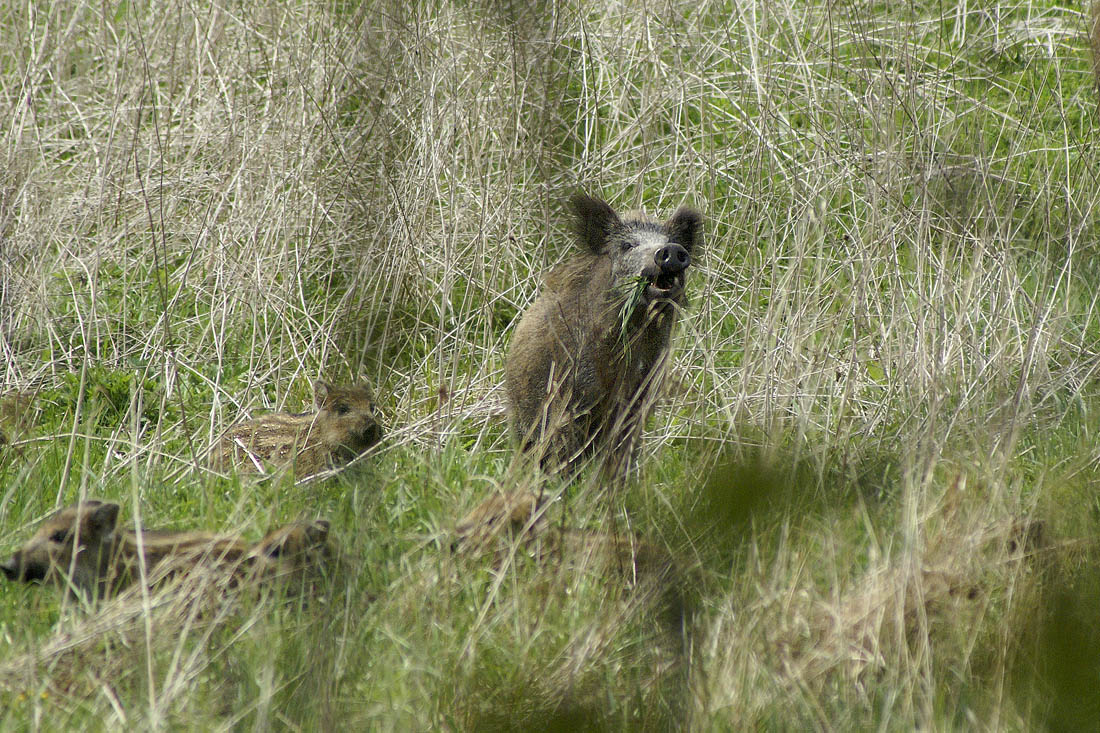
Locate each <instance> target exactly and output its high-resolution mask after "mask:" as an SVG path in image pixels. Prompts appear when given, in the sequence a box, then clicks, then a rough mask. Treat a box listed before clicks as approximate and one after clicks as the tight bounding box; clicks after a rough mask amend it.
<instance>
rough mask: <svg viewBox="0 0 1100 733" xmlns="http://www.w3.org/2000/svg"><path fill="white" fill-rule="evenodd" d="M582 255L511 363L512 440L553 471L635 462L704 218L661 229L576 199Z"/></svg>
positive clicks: (526, 328)
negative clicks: (597, 460)
mask: <svg viewBox="0 0 1100 733" xmlns="http://www.w3.org/2000/svg"><path fill="white" fill-rule="evenodd" d="M572 208H573V213H574V216H575V218H576V221H575V234H576V238H577V242H578V243H579V245H580V248H581V252H579V253H577V254H576V255H574V256H573V257H571V258H570V259H569V260H567V261H566V262H564V263H563V264H561V265H559V266H558V267H556V268H555V269H553V270H552V271H551V272H550V274H549V275H548V276H547V277H546V282H545V285H544V287H543V290H542V293H541V294H540V295H539V297H538V298H537V299H536V300H535V302H534V303H533V304H532V305H531V307H530V308H529V309H528V310H527V312H526V313H524V315H523V317H522V319H521V320H520V322H519V325H518V326H517V327H516V332H515V335H514V337H513V339H512V345H511V348H510V350H509V352H508V355H507V358H506V360H505V365H504V377H505V389H506V393H507V395H506V396H507V402H508V409H509V415H510V420H511V425H512V430H513V432H514V434H515V435H516V437H517V438H518V440H519V441H520V444H521V446H522V447H523V449H524V450H527V451H533V452H534V454H535V456H536V457H537V458H538V459H539V460H540V462H541V463H542V466H543V468H544V469H546V470H556V469H560V468H563V467H564V468H567V469H568V470H569V471H572V470H574V469H576V468H577V467H578V465H580V463H582V462H583V461H584V460H586V459H587V458H589V457H592V456H594V455H596V454H599V453H601V452H602V453H603V457H604V458H606V459H610V460H609V461H608V462H607V463H606V464H605V465H608V466H611V467H612V468H613V469H618V468H621V467H624V466H626V465H627V462H628V461H629V460H630V459H631V457H632V454H633V450H634V447H635V443H636V441H637V438H638V436H639V434H640V432H641V430H642V427H643V425H644V422H645V419H646V417H647V415H648V412H649V411H650V409H651V404H652V401H653V400H652V396H651V393H652V392H653V391H654V389H655V382H656V379H657V377H658V376H659V375H660V373H661V371H662V367H663V364H664V362H665V360H666V359H667V356H668V353H669V342H670V338H671V334H672V328H673V324H674V323H675V321H676V319H677V316H678V314H679V312H680V311H681V310H682V308H683V306H684V303H685V296H684V282H685V276H686V274H687V270H688V268H689V266H690V265H691V263H692V259H693V258H694V257H697V256H698V254H699V251H700V249H701V246H702V245H701V241H702V217H701V215H700V214H699V213H698V212H696V211H694V210H693V209H690V208H681V209H679V210H678V211H677V212H676V213H675V214H673V215H672V218H671V219H669V220H668V221H667V222H665V223H664V224H661V223H659V222H658V221H657V220H655V219H653V218H651V217H649V216H647V215H646V214H644V213H642V212H632V213H628V214H625V215H623V216H621V217H620V216H619V215H618V214H616V213H615V211H614V210H612V208H611V207H610V206H609V205H608V204H607V203H605V202H604V201H601V200H600V199H597V198H593V197H591V196H586V195H583V194H577V195H575V196H574V197H573V199H572Z"/></svg>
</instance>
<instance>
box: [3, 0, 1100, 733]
mask: <svg viewBox="0 0 1100 733" xmlns="http://www.w3.org/2000/svg"><path fill="white" fill-rule="evenodd" d="M0 19H2V24H3V26H4V27H5V28H8V29H11V32H9V33H6V34H4V35H3V36H2V39H0V108H2V109H4V110H5V111H6V114H5V115H4V116H3V118H4V120H5V129H4V134H3V136H2V137H0V142H2V148H0V156H2V163H3V171H4V175H3V177H2V178H0V184H2V185H0V354H2V357H3V363H2V366H0V375H2V390H0V430H3V432H4V434H5V435H6V436H7V437H8V439H9V441H10V445H9V446H7V447H0V492H2V502H0V547H2V548H4V550H3V551H4V552H5V553H6V552H7V551H8V550H9V549H12V548H14V547H16V546H18V544H19V543H20V542H22V541H23V539H24V538H25V537H27V536H28V535H29V533H30V532H31V531H33V527H34V526H35V524H36V523H37V521H38V520H39V519H40V518H41V517H42V516H44V515H45V514H46V513H48V512H49V511H51V510H52V509H53V508H54V507H56V506H59V505H65V504H68V503H71V502H73V501H76V500H78V499H79V498H82V497H91V496H95V497H100V498H108V499H112V500H116V501H120V502H121V503H122V504H123V507H124V509H123V517H124V520H125V521H132V520H134V519H136V518H138V517H140V519H141V521H142V522H144V523H146V524H148V525H150V526H172V527H180V528H200V527H201V528H210V529H218V530H227V531H229V530H232V531H241V532H243V533H245V534H246V535H249V536H252V537H258V536H259V535H260V534H261V533H262V532H264V531H265V530H266V529H267V528H268V527H269V526H272V525H274V524H276V523H279V522H282V521H287V520H290V519H294V518H298V517H302V516H305V517H315V516H319V517H326V518H328V519H330V520H332V522H333V532H334V535H335V536H336V537H337V538H338V539H339V541H340V544H341V546H342V547H343V551H344V563H343V565H342V568H343V572H342V573H341V577H340V578H339V579H334V580H333V581H332V583H331V588H328V589H327V590H328V592H327V593H326V594H324V597H323V598H320V599H317V600H315V601H314V602H312V603H306V604H296V603H289V604H288V603H276V602H273V601H271V600H269V599H262V598H261V599H255V598H241V599H237V600H235V601H234V602H231V603H225V604H220V605H218V606H217V607H216V608H215V609H214V610H207V611H205V612H203V613H198V614H196V613H194V612H188V611H187V610H186V609H184V610H182V611H181V610H179V609H176V610H175V611H173V610H172V609H171V608H167V607H156V608H154V607H153V606H151V605H149V606H147V607H146V608H145V609H144V610H142V608H138V609H137V611H138V612H136V613H135V611H134V608H133V607H132V606H131V607H127V606H125V605H124V604H113V605H110V604H109V605H108V606H107V607H105V608H103V609H100V610H99V611H98V612H96V613H88V612H87V611H86V610H82V609H80V608H77V607H75V606H74V604H72V603H70V602H64V601H62V599H61V598H60V595H59V594H57V593H54V592H51V591H48V590H45V589H40V588H23V587H16V586H14V585H6V586H4V587H3V588H2V590H0V721H2V723H3V725H4V727H5V729H13V730H17V729H44V730H57V729H84V728H88V729H101V728H102V729H117V728H118V727H119V725H120V724H123V723H125V724H126V725H127V726H130V727H132V728H135V729H146V728H196V729H215V728H226V727H241V728H254V729H258V730H262V729H268V728H286V729H317V728H328V729H337V728H339V729H368V728H369V729H372V730H428V729H449V730H495V729H504V730H507V729H516V730H523V729H531V728H532V727H544V728H548V729H558V730H575V729H600V730H638V729H658V730H659V729H664V728H673V727H681V726H682V727H686V728H689V729H694V730H742V729H746V728H752V727H755V728H769V729H772V728H774V729H799V730H801V729H806V728H820V729H837V730H856V729H870V728H880V729H912V728H916V727H920V728H932V729H953V728H979V729H997V730H999V729H1007V730H1033V729H1035V728H1036V727H1040V726H1048V727H1051V728H1054V729H1072V728H1075V727H1079V726H1080V725H1081V724H1084V723H1091V722H1094V721H1095V720H1096V719H1097V717H1098V716H1100V696H1098V695H1097V692H1096V689H1097V688H1096V685H1095V684H1094V683H1095V679H1096V675H1097V672H1098V670H1100V635H1098V634H1097V632H1096V631H1095V624H1094V623H1093V621H1094V619H1093V616H1094V610H1095V607H1096V604H1097V602H1098V601H1100V582H1098V581H1097V580H1096V567H1097V565H1096V561H1097V560H1098V559H1100V558H1097V548H1096V547H1095V542H1094V538H1096V537H1097V536H1098V535H1100V500H1098V499H1097V497H1098V496H1100V492H1098V489H1100V479H1098V478H1097V472H1096V465H1097V462H1098V461H1100V450H1098V448H1097V445H1098V442H1097V437H1096V428H1095V425H1096V422H1097V416H1098V414H1100V390H1098V389H1097V376H1098V375H1097V371H1098V369H1100V366H1098V364H1100V360H1098V358H1097V357H1098V344H1100V313H1098V297H1100V296H1098V295H1097V294H1098V293H1100V266H1098V265H1097V258H1096V256H1095V255H1096V253H1097V241H1098V235H1100V231H1098V229H1100V226H1098V218H1097V207H1098V204H1100V185H1097V184H1098V180H1097V178H1098V173H1097V171H1100V150H1098V140H1100V138H1098V136H1097V134H1096V129H1097V94H1096V86H1097V81H1096V77H1094V75H1093V66H1092V63H1093V62H1092V58H1091V56H1090V51H1089V44H1090V33H1089V28H1090V25H1089V24H1090V20H1089V17H1088V14H1087V13H1083V12H1082V11H1080V10H1074V9H1067V8H1065V7H1062V6H1061V5H1060V4H1056V3H1043V2H1039V3H1035V2H1031V3H1017V4H1012V3H1009V4H1003V3H1002V4H998V5H996V7H994V8H984V7H982V8H979V7H977V6H974V5H973V4H966V3H960V4H954V5H952V4H947V5H945V4H943V3H931V2H915V3H905V4H897V3H871V2H851V3H840V4H837V3H802V4H799V3H793V4H783V3H779V4H776V3H767V2H754V1H752V0H749V1H747V2H738V3H732V2H727V3H720V2H709V1H708V0H703V1H702V2H690V3H677V2H674V3H663V4H652V3H641V2H638V3H632V2H627V3H613V4H609V5H600V4H596V5H593V6H591V7H589V6H579V5H576V4H562V3H556V2H551V1H550V0H545V1H539V2H516V3H508V2H487V1H480V2H479V1H476V0H475V1H473V2H457V1H455V2H448V1H447V0H432V2H428V3H398V2H370V1H369V0H368V2H364V3H362V4H351V3H339V2H337V3H314V2H311V1H310V0H291V1H290V2H287V3H279V4H274V5H273V4H270V3H250V2H247V1H246V2H239V3H232V4H230V5H221V4H210V3H206V2H202V1H200V2H191V3H180V2H169V3H167V4H164V3H146V2H141V1H140V0H139V1H138V2H128V3H121V4H115V5H110V4H107V5H96V4H89V3H83V2H71V1H70V2H62V3H55V4H52V5H49V4H47V5H41V4H30V3H23V4H10V3H9V4H7V5H3V6H0ZM1093 39H1094V41H1095V43H1096V45H1097V46H1100V35H1094V36H1093ZM578 187H582V188H584V189H586V190H588V191H590V192H597V193H602V194H603V195H605V196H606V197H607V198H608V199H609V200H610V201H611V202H612V203H613V204H614V205H615V206H617V207H620V208H632V207H636V206H639V205H642V206H644V207H646V208H647V209H648V210H649V211H651V212H655V213H657V214H658V215H660V216H665V215H668V214H669V213H671V212H672V211H673V210H674V209H675V207H677V206H679V205H681V204H683V203H690V204H693V205H695V206H697V207H699V208H700V209H701V210H703V211H704V212H705V215H706V251H705V253H704V254H703V256H702V258H701V261H700V263H699V267H698V270H697V271H696V272H695V274H694V276H693V280H692V282H691V284H690V285H689V290H690V293H691V298H692V302H693V307H692V309H691V311H690V313H689V314H688V315H687V317H686V318H685V320H684V322H683V323H682V325H681V328H680V335H679V338H678V345H677V350H676V356H675V364H674V369H675V373H676V382H677V388H676V389H674V390H673V391H672V394H671V395H670V396H669V397H668V399H667V400H666V401H665V402H664V403H663V404H662V405H661V407H660V409H658V411H657V413H656V415H655V416H654V419H653V420H652V421H651V423H650V425H649V431H648V432H647V436H646V441H645V445H644V449H643V460H642V464H641V467H640V469H639V471H638V473H637V474H636V475H634V476H632V477H631V481H630V485H629V489H628V490H627V491H626V492H623V493H622V495H621V496H619V495H617V496H615V497H614V500H613V501H611V502H610V504H612V505H610V506H609V505H608V504H609V502H608V501H607V500H606V495H605V494H601V492H600V491H599V490H598V489H599V487H598V486H596V485H595V482H596V481H597V477H596V476H594V475H589V474H583V475H582V476H581V477H580V478H579V480H578V481H577V482H576V483H575V484H573V485H571V486H560V485H557V484H553V488H554V489H562V490H563V492H564V497H565V500H564V501H562V502H561V506H562V509H561V510H555V511H557V512H558V514H561V515H563V517H564V518H563V519H562V521H568V522H569V523H571V524H574V525H579V526H589V527H598V526H605V525H608V524H613V525H614V526H616V527H618V528H619V529H620V530H623V529H626V528H629V530H630V531H632V532H634V533H636V534H637V535H638V536H642V537H646V538H648V539H649V540H650V541H652V542H654V543H657V544H659V545H662V546H664V547H667V548H668V549H669V550H670V552H672V554H673V555H674V556H675V557H676V558H677V560H678V565H679V566H680V567H681V568H683V569H684V579H683V582H682V584H681V587H679V588H677V589H676V590H677V593H678V594H679V596H680V597H681V600H682V601H683V606H684V608H685V609H686V610H687V613H686V617H685V618H686V621H685V622H684V623H683V624H682V625H679V626H674V625H670V623H669V617H668V614H667V613H666V611H667V609H665V608H662V605H663V604H662V602H661V601H659V600H654V599H653V598H651V597H647V596H646V595H645V594H642V593H637V592H632V591H631V590H630V589H629V588H626V587H623V585H622V583H621V582H619V581H617V580H615V579H614V578H611V577H607V575H606V574H602V573H597V572H584V571H583V569H581V570H577V569H575V568H574V569H570V568H565V567H562V568H557V569H547V568H545V567H542V568H540V567H538V566H536V565H535V563H533V562H531V561H530V559H529V558H525V557H523V556H522V553H521V554H519V555H517V556H516V557H515V558H514V559H513V560H514V561H512V562H508V563H506V564H505V566H504V569H503V570H501V571H499V572H498V571H495V570H494V569H493V568H492V567H491V566H490V563H487V562H478V561H476V560H467V559H463V558H461V557H454V556H452V555H451V553H450V542H451V530H452V529H453V526H454V523H455V521H456V520H457V519H458V518H459V517H460V516H461V515H462V514H464V513H465V512H466V511H467V510H468V509H469V508H470V507H471V506H473V505H474V504H475V503H476V502H478V501H479V500H480V499H481V498H483V497H484V496H486V495H487V494H488V493H489V492H490V491H492V490H493V489H496V488H499V487H503V488H515V487H522V486H528V485H530V484H531V482H532V481H533V480H534V479H533V478H532V477H531V476H530V474H529V473H528V472H524V471H522V470H521V469H520V468H519V467H517V466H515V465H513V462H512V454H513V450H512V446H511V443H510V441H509V439H508V437H507V435H506V432H505V428H504V425H503V423H502V421H501V418H500V416H499V406H500V405H501V402H502V398H501V392H500V388H499V386H500V383H501V374H502V363H503V355H504V353H505V351H506V347H507V344H508V342H509V338H510V333H511V327H512V325H513V323H514V321H515V317H516V315H517V314H518V313H520V312H522V310H523V309H524V308H525V307H526V306H527V305H528V304H529V303H530V302H531V301H532V299H533V298H534V296H535V294H536V292H537V290H538V287H539V278H540V275H541V274H542V273H543V272H545V270H546V268H547V267H548V266H549V265H551V264H553V263H555V262H557V261H559V260H560V259H561V258H563V257H566V256H568V250H569V242H568V238H567V235H566V232H567V226H568V221H567V219H566V216H565V214H564V210H563V203H564V201H565V200H566V199H567V197H568V195H569V193H570V192H572V191H573V190H575V189H576V188H578ZM318 376H322V377H324V378H326V379H330V380H333V381H337V382H340V381H350V380H353V379H358V378H363V379H365V380H367V381H368V382H370V383H371V384H372V385H373V386H374V388H375V390H376V392H377V393H378V395H379V396H380V401H381V403H382V405H381V406H382V409H383V411H384V412H385V414H386V422H387V425H388V427H389V431H388V436H387V439H386V440H385V442H384V445H383V446H381V447H380V449H379V450H378V451H376V452H375V453H373V454H372V455H370V456H368V457H367V458H366V459H365V460H363V461H361V462H359V463H357V464H356V465H355V466H353V467H352V468H351V469H349V470H348V471H346V472H344V473H342V474H340V475H339V476H336V477H334V478H331V479H327V480H324V481H314V482H308V483H304V484H297V485H296V484H295V483H294V482H293V480H292V479H290V478H283V479H281V480H274V481H268V482H261V483H249V482H247V481H244V480H241V481H237V480H234V479H226V478H222V477H218V476H215V475H212V474H210V473H209V472H207V471H205V470H204V469H203V467H202V456H203V452H204V451H205V450H206V448H207V446H208V445H209V444H210V442H211V441H212V440H213V439H214V438H216V437H217V435H219V434H220V432H221V431H222V430H223V429H224V428H226V427H227V426H229V425H231V424H232V423H233V422H235V421H237V420H238V419H240V418H242V417H244V416H248V415H254V414H259V413H262V412H264V411H267V410H274V409H290V410H299V409H304V408H303V405H305V404H306V403H307V402H308V401H309V399H310V386H309V385H310V383H311V382H312V380H313V379H314V378H316V377H318ZM558 514H555V516H558Z"/></svg>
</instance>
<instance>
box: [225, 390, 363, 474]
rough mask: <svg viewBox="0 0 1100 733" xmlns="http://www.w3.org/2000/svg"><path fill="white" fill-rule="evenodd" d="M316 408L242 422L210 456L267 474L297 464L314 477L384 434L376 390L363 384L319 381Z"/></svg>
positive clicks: (239, 469)
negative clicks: (373, 394)
mask: <svg viewBox="0 0 1100 733" xmlns="http://www.w3.org/2000/svg"><path fill="white" fill-rule="evenodd" d="M314 392H315V397H316V403H317V411H316V412H306V413H301V414H291V413H285V412H277V413H273V414H271V415H265V416H263V417H259V418H256V419H254V420H248V421H246V422H243V423H241V424H239V425H236V426H234V427H232V428H230V429H229V430H227V431H226V433H225V434H224V435H223V436H222V437H221V439H220V440H219V441H218V444H217V445H216V446H215V448H214V451H213V454H212V456H211V459H210V463H211V466H212V467H213V468H214V469H215V470H219V471H226V470H230V469H233V468H235V469H236V471H237V472H239V473H264V472H265V470H266V469H267V467H269V466H273V467H280V466H286V465H289V464H293V466H294V469H295V471H296V473H297V475H299V476H309V475H312V474H315V473H318V472H320V471H323V470H324V469H326V468H329V467H331V466H335V465H340V464H342V463H346V462H348V461H350V460H351V459H353V458H355V457H356V456H357V455H359V454H360V453H362V452H363V451H365V450H367V448H370V447H371V446H372V445H374V444H375V443H377V442H378V441H379V440H381V438H382V428H381V426H380V425H379V424H378V421H377V419H376V417H375V409H374V401H373V399H372V398H371V394H370V391H369V390H368V389H367V388H366V387H365V386H362V385H355V386H347V387H333V386H331V385H329V384H327V383H325V382H322V381H320V380H318V381H317V382H315V383H314Z"/></svg>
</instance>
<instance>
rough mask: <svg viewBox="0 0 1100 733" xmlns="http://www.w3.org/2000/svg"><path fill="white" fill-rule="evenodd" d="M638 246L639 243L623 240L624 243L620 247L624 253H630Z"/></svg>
mask: <svg viewBox="0 0 1100 733" xmlns="http://www.w3.org/2000/svg"><path fill="white" fill-rule="evenodd" d="M637 244H638V243H637V242H635V241H634V240H633V239H624V240H623V241H622V242H621V243H620V244H619V247H620V249H622V251H623V252H629V251H630V250H632V249H634V247H635V246H636V245H637Z"/></svg>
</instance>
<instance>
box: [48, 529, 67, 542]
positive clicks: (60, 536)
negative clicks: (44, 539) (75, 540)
mask: <svg viewBox="0 0 1100 733" xmlns="http://www.w3.org/2000/svg"><path fill="white" fill-rule="evenodd" d="M67 539H69V532H68V530H64V529H59V530H56V531H54V533H53V534H51V535H50V542H56V543H57V544H59V545H63V544H65V540H67Z"/></svg>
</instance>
